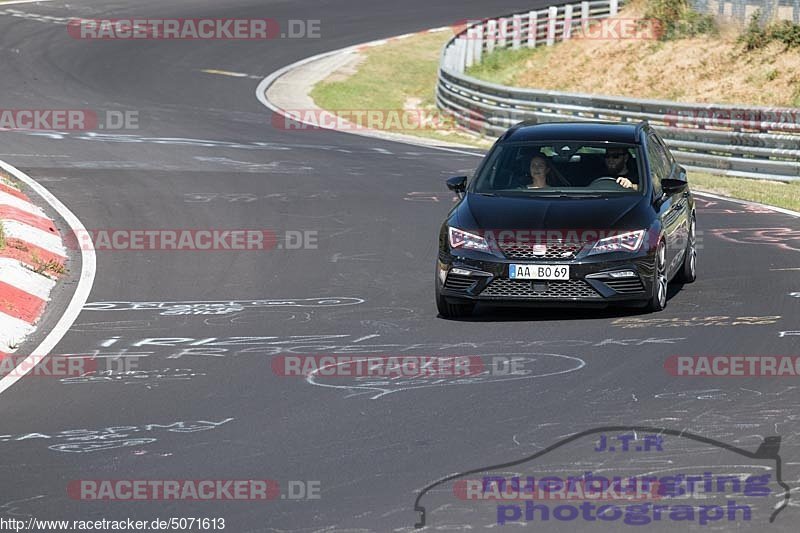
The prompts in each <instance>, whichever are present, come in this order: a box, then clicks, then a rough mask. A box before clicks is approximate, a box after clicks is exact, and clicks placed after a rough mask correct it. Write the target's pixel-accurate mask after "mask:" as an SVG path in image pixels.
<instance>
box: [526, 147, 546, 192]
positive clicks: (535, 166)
mask: <svg viewBox="0 0 800 533" xmlns="http://www.w3.org/2000/svg"><path fill="white" fill-rule="evenodd" d="M529 172H530V176H531V182H530V183H529V184H527V185H526V187H527V188H528V189H540V188H542V187H549V184H548V183H547V176H548V174H550V172H551V169H550V164H549V163H548V162H547V159H545V158H544V157H542V156H538V155H537V156H533V157H532V158H531V164H530V167H529Z"/></svg>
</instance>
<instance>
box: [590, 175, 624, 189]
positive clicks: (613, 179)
mask: <svg viewBox="0 0 800 533" xmlns="http://www.w3.org/2000/svg"><path fill="white" fill-rule="evenodd" d="M601 181H613V182H614V183H617V178H612V177H611V176H603V177H601V178H597V179H595V180H592V182H591V183H590V184H589V187H591V186H592V185H594V184H595V183H598V182H601ZM617 185H619V183H617ZM620 187H622V185H620Z"/></svg>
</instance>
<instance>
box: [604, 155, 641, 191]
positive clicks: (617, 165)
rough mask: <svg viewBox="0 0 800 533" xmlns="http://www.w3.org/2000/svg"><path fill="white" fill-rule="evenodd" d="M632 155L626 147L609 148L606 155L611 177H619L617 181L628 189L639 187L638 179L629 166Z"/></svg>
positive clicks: (607, 168)
mask: <svg viewBox="0 0 800 533" xmlns="http://www.w3.org/2000/svg"><path fill="white" fill-rule="evenodd" d="M630 157H631V156H630V154H629V153H628V151H627V150H625V149H624V148H609V149H608V150H606V155H605V163H606V170H607V171H608V174H609V175H610V176H611V177H613V178H616V179H617V183H619V184H620V185H621V186H623V187H625V188H626V189H638V188H639V185H638V184H637V183H636V181H637V180H636V178H635V176H633V175H632V174H631V172H630V168H629V167H628V160H629V159H630Z"/></svg>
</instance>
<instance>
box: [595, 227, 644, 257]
mask: <svg viewBox="0 0 800 533" xmlns="http://www.w3.org/2000/svg"><path fill="white" fill-rule="evenodd" d="M644 234H645V230H643V229H640V230H636V231H629V232H627V233H620V234H619V235H614V236H612V237H606V238H604V239H600V240H599V241H597V242H596V243H594V246H593V247H592V249H591V251H590V252H589V254H588V255H594V254H605V253H608V252H636V251H638V250H639V248H641V247H642V242H644Z"/></svg>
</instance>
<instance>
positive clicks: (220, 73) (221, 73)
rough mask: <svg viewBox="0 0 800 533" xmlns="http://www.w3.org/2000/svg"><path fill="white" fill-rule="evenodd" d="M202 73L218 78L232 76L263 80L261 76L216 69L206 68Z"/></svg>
mask: <svg viewBox="0 0 800 533" xmlns="http://www.w3.org/2000/svg"><path fill="white" fill-rule="evenodd" d="M200 72H203V73H205V74H216V75H218V76H230V77H231V78H249V79H251V80H260V79H261V76H254V75H252V74H245V73H244V72H231V71H230V70H219V69H215V68H204V69H202V70H201V71H200Z"/></svg>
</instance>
